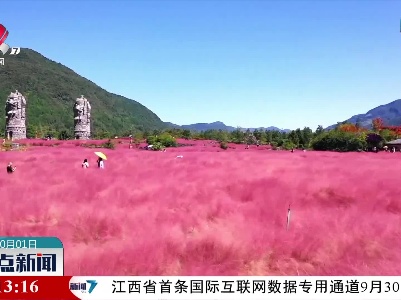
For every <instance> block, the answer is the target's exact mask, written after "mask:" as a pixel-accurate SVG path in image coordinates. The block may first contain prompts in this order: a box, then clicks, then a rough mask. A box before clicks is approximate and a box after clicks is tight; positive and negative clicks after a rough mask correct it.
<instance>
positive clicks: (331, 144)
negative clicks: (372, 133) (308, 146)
mask: <svg viewBox="0 0 401 300" xmlns="http://www.w3.org/2000/svg"><path fill="white" fill-rule="evenodd" d="M366 147H367V142H366V134H365V133H352V132H341V131H336V130H332V131H329V132H324V133H322V134H321V135H319V136H318V137H316V138H315V139H314V140H313V141H312V148H313V149H314V150H320V151H338V152H347V151H358V150H359V149H365V148H366Z"/></svg>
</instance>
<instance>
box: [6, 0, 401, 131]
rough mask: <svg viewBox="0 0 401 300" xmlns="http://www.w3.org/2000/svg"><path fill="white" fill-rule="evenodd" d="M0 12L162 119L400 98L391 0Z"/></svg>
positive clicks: (71, 5) (287, 123) (351, 110)
mask: <svg viewBox="0 0 401 300" xmlns="http://www.w3.org/2000/svg"><path fill="white" fill-rule="evenodd" d="M1 11H2V16H1V19H0V23H2V24H4V25H5V26H6V27H7V28H8V30H9V31H10V35H9V37H8V39H7V43H8V44H9V45H11V46H21V47H28V48H31V49H34V50H36V51H38V52H40V53H41V54H43V55H44V56H46V57H48V58H50V59H52V60H55V61H57V62H60V63H62V64H64V65H66V66H68V67H69V68H71V69H73V70H74V71H76V72H77V73H78V74H80V75H82V76H84V77H86V78H88V79H90V80H91V81H93V82H95V83H96V84H98V85H99V86H101V87H103V88H105V89H106V90H108V91H110V92H113V93H116V94H120V95H123V96H126V97H128V98H131V99H135V100H137V101H138V102H140V103H142V104H143V105H145V106H147V107H148V108H149V109H151V110H152V111H154V112H155V113H156V114H157V115H158V116H159V117H160V118H161V119H162V120H163V121H171V122H173V123H177V124H190V123H197V122H213V121H217V120H219V121H223V122H224V123H226V124H228V125H232V126H241V127H259V126H270V125H274V126H277V127H280V128H290V129H293V128H297V127H303V126H310V127H312V128H313V129H315V128H316V127H317V125H319V124H321V125H323V126H328V125H331V124H333V123H336V122H337V121H342V120H344V119H347V118H348V117H350V116H352V115H354V114H358V113H364V112H366V111H368V110H369V109H371V108H374V107H376V106H378V105H381V104H386V103H388V102H391V101H393V100H396V99H399V98H401V80H400V79H401V76H400V75H401V33H400V18H401V1H391V0H382V1H369V0H366V1H362V0H358V1H339V0H331V1H330V0H321V1H301V0H299V1H290V0H283V1H278V0H270V1H269V0H265V1H263V0H259V1H239V0H232V1H224V0H217V1H206V0H192V1H185V0H179V1H168V0H163V1H139V0H125V1H122V0H121V1H120V0H114V1H106V0H99V1H89V0H80V1H78V0H76V1H38V0H35V1H34V0H30V1H22V0H13V1H2V2H1ZM82 93H83V94H85V91H82ZM77 96H79V95H77ZM94 109H95V108H94Z"/></svg>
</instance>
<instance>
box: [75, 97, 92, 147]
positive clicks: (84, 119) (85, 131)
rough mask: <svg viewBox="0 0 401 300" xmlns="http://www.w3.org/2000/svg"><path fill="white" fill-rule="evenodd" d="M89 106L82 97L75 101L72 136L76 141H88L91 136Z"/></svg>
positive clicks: (86, 100)
mask: <svg viewBox="0 0 401 300" xmlns="http://www.w3.org/2000/svg"><path fill="white" fill-rule="evenodd" d="M90 123H91V106H90V104H89V101H88V99H86V98H85V97H84V96H83V95H82V96H81V98H77V99H76V100H75V105H74V135H75V139H77V140H88V139H90V135H91V128H90Z"/></svg>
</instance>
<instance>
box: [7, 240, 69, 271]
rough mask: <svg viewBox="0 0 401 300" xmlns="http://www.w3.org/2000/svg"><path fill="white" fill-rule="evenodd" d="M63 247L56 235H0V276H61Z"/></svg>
mask: <svg viewBox="0 0 401 300" xmlns="http://www.w3.org/2000/svg"><path fill="white" fill-rule="evenodd" d="M63 275H64V247H63V243H62V242H61V241H60V239H59V238H57V237H10V236H2V237H0V276H63Z"/></svg>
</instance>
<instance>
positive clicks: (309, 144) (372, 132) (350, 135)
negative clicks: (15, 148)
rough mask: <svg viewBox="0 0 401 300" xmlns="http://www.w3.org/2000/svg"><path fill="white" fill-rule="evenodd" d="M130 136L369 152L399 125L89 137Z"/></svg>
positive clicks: (35, 132) (38, 133)
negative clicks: (368, 127) (286, 130)
mask: <svg viewBox="0 0 401 300" xmlns="http://www.w3.org/2000/svg"><path fill="white" fill-rule="evenodd" d="M27 136H28V137H29V138H45V137H51V138H57V139H59V140H69V139H73V133H72V132H68V131H66V130H62V131H60V132H56V131H55V130H52V129H51V128H47V127H41V126H39V127H38V126H37V127H30V128H29V127H28V130H27ZM128 136H131V137H132V139H133V142H134V143H136V144H139V143H140V142H141V141H144V140H146V141H147V143H148V144H152V145H153V149H154V150H161V149H163V148H165V147H176V146H179V145H178V143H177V141H176V139H177V138H181V139H186V140H215V141H217V142H219V143H220V146H221V148H223V149H227V148H228V146H227V144H228V143H235V144H244V145H270V146H271V147H272V148H273V149H284V150H290V149H312V150H320V151H340V152H347V151H369V150H371V149H373V148H374V147H376V148H379V149H380V148H382V147H383V146H384V145H385V143H386V142H389V141H391V140H394V139H397V138H399V137H400V136H401V126H400V127H397V126H385V125H384V122H383V121H382V120H381V119H379V118H378V119H374V120H373V121H372V125H371V128H370V129H367V128H364V127H362V126H360V125H359V124H358V123H356V124H353V123H347V122H342V123H338V124H337V126H336V127H335V128H334V129H332V130H325V129H324V128H323V126H321V125H319V126H318V127H317V128H316V129H315V130H312V129H311V128H309V127H304V128H303V129H301V128H298V129H295V130H292V131H288V132H285V131H278V130H261V129H255V130H253V131H251V130H249V129H246V130H245V129H242V128H237V129H235V130H233V131H223V130H206V131H201V132H197V131H191V130H188V129H180V128H165V129H161V130H152V131H147V130H142V131H140V130H137V129H136V130H131V131H127V132H124V133H123V134H122V135H118V134H117V133H111V132H107V131H95V132H93V133H92V138H93V139H113V138H115V137H128Z"/></svg>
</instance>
